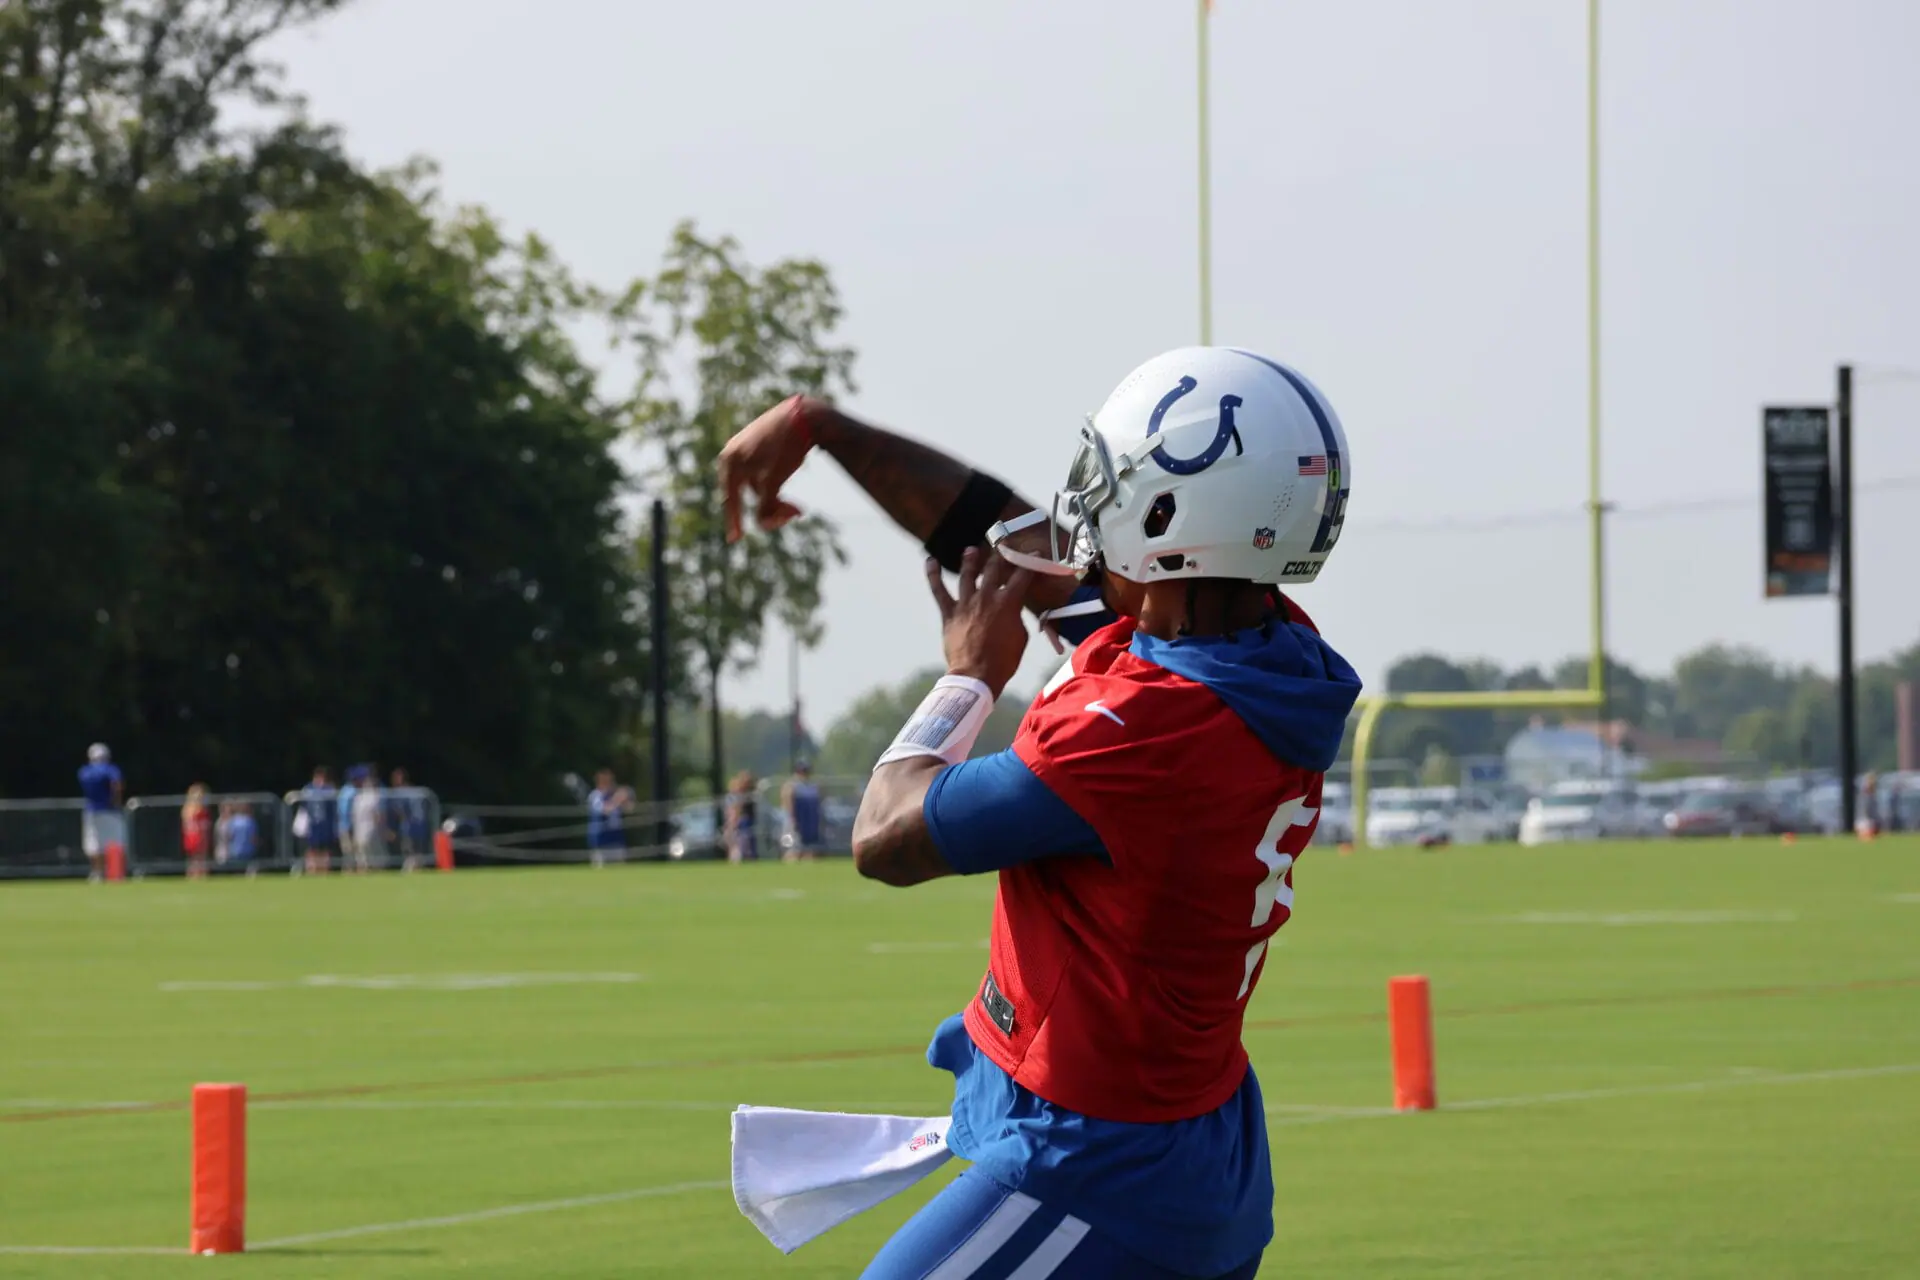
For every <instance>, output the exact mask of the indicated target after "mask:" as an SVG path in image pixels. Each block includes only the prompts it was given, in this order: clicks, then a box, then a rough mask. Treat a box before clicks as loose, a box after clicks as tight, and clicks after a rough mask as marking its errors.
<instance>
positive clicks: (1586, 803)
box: [1520, 782, 1638, 846]
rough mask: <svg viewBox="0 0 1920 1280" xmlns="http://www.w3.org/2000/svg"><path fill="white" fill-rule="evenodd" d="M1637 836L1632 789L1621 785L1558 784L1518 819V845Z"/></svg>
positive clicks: (1529, 806)
mask: <svg viewBox="0 0 1920 1280" xmlns="http://www.w3.org/2000/svg"><path fill="white" fill-rule="evenodd" d="M1636 834H1638V826H1637V824H1636V822H1635V821H1634V805H1633V793H1632V788H1631V786H1629V785H1628V784H1627V783H1623V782H1558V783H1555V784H1554V785H1553V786H1552V787H1550V788H1548V790H1547V792H1546V793H1545V794H1544V795H1538V796H1535V797H1534V798H1533V800H1532V802H1531V803H1530V804H1528V805H1527V812H1526V816H1525V817H1523V818H1521V819H1520V843H1521V844H1524V845H1529V846H1536V845H1543V844H1552V843H1555V842H1558V841H1563V840H1614V839H1619V838H1620V837H1623V836H1632V835H1636Z"/></svg>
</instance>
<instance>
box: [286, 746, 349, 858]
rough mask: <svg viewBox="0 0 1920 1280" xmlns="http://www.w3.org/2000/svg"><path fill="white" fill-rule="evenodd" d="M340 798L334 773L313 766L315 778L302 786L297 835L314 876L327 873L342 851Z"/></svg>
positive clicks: (319, 765)
mask: <svg viewBox="0 0 1920 1280" xmlns="http://www.w3.org/2000/svg"><path fill="white" fill-rule="evenodd" d="M339 800H340V794H339V792H337V791H335V790H334V789H333V774H332V772H331V771H329V770H328V768H327V766H325V765H323V764H317V765H315V766H313V781H311V782H309V783H308V784H307V785H306V786H304V787H302V788H300V798H299V800H298V802H297V803H298V804H299V806H300V808H299V812H298V814H297V815H296V817H295V819H294V827H295V830H294V834H295V835H297V836H299V837H300V838H301V840H302V841H303V842H304V844H305V846H306V868H307V874H308V875H310V876H323V875H325V874H327V872H328V871H329V870H331V869H332V867H333V859H334V857H335V856H336V855H337V854H338V853H339V852H340V814H339V810H338V809H337V808H336V807H335V806H336V805H337V804H338V803H339Z"/></svg>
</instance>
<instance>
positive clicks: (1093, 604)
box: [1040, 596, 1107, 653]
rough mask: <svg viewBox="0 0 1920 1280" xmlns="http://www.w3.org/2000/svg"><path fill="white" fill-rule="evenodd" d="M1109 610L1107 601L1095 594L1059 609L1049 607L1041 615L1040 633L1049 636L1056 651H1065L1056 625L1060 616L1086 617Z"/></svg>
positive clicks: (1049, 641)
mask: <svg viewBox="0 0 1920 1280" xmlns="http://www.w3.org/2000/svg"><path fill="white" fill-rule="evenodd" d="M1105 612H1107V602H1106V601H1105V600H1102V599H1100V598H1099V597H1098V596H1095V597H1094V598H1093V599H1091V600H1077V601H1075V602H1074V603H1072V604H1063V605H1061V606H1060V607H1059V608H1058V609H1048V610H1047V611H1046V612H1045V613H1043V614H1041V615H1040V634H1042V635H1044V636H1045V637H1046V638H1047V643H1049V644H1051V645H1052V646H1053V651H1054V652H1055V653H1065V652H1066V651H1067V650H1066V646H1065V645H1063V644H1061V643H1060V632H1059V631H1058V630H1057V629H1056V628H1055V627H1054V625H1053V624H1054V621H1055V620H1056V619H1059V618H1084V617H1086V616H1087V615H1088V614H1090V613H1105Z"/></svg>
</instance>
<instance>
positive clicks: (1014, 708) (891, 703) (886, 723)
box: [814, 667, 1028, 778]
mask: <svg viewBox="0 0 1920 1280" xmlns="http://www.w3.org/2000/svg"><path fill="white" fill-rule="evenodd" d="M945 674H946V671H945V670H944V669H943V668H940V667H927V668H925V669H923V670H920V671H916V672H914V673H913V674H912V675H910V676H908V677H907V678H906V679H905V680H902V681H901V682H900V683H898V684H892V685H884V686H882V687H880V688H877V689H873V690H870V691H868V692H867V693H864V694H862V695H861V696H860V697H859V698H857V699H855V700H854V703H853V705H852V706H850V707H848V708H847V710H846V711H845V713H843V714H842V715H841V717H840V718H839V719H838V720H835V721H834V722H833V725H832V727H831V728H829V729H828V730H827V736H826V738H825V740H824V741H822V742H821V744H820V754H819V757H818V758H817V759H816V760H815V761H814V772H815V773H817V774H819V775H820V776H821V777H835V778H841V777H864V776H865V775H866V774H868V773H869V772H871V771H872V769H873V766H874V764H875V763H876V762H877V761H878V760H879V759H880V755H881V753H882V752H884V751H885V750H886V749H887V747H888V745H889V744H890V743H892V741H893V739H894V736H895V735H896V734H898V733H899V732H900V726H901V725H903V724H905V723H906V722H907V718H908V717H909V716H911V715H912V714H913V712H914V709H915V708H917V707H918V706H919V705H920V702H921V699H923V698H925V697H926V696H927V690H929V689H931V688H933V682H934V681H936V680H938V679H939V678H940V677H941V676H943V675H945ZM1027 702H1028V699H1026V698H1023V697H1020V696H1019V695H1017V694H1014V693H1011V692H1009V693H1005V694H1002V695H1001V698H1000V701H999V702H998V703H996V704H994V708H993V712H992V714H991V715H989V716H988V717H987V723H986V725H985V726H984V727H983V728H982V729H981V730H980V737H979V740H978V741H977V742H975V743H974V747H973V754H974V755H976V756H983V755H991V754H992V753H993V752H995V751H1004V750H1005V749H1006V748H1008V747H1010V746H1012V745H1013V739H1014V736H1015V735H1016V734H1018V733H1019V731H1020V721H1021V719H1022V718H1023V717H1024V716H1025V715H1026V708H1027Z"/></svg>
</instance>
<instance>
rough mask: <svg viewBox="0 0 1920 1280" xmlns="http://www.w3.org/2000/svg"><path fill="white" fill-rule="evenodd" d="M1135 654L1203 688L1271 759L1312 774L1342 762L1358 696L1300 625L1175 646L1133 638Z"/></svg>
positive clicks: (1325, 649)
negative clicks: (1242, 724) (1344, 738)
mask: <svg viewBox="0 0 1920 1280" xmlns="http://www.w3.org/2000/svg"><path fill="white" fill-rule="evenodd" d="M1133 654H1134V656H1135V657H1138V658H1141V659H1144V660H1145V661H1147V662H1151V663H1153V664H1154V665H1155V666H1157V667H1164V668H1165V669H1166V670H1168V671H1171V672H1173V673H1174V674H1175V675H1177V676H1180V677H1182V678H1183V679H1187V680H1191V681H1193V682H1194V683H1195V684H1203V685H1205V686H1207V688H1209V689H1211V690H1212V691H1213V693H1214V696H1216V697H1218V698H1219V699H1220V701H1222V702H1224V703H1226V704H1227V706H1228V708H1230V709H1231V710H1232V711H1233V713H1234V714H1235V715H1237V716H1239V717H1240V718H1241V719H1242V720H1244V721H1245V722H1246V725H1247V728H1249V729H1251V730H1253V732H1254V735H1255V736H1256V737H1258V738H1259V739H1260V741H1261V742H1263V743H1265V744H1266V747H1267V750H1269V751H1271V752H1273V755H1274V758H1275V759H1277V760H1281V761H1283V762H1285V763H1287V764H1292V765H1298V766H1299V767H1300V768H1302V769H1311V770H1313V771H1314V772H1315V773H1325V772H1326V771H1327V769H1328V767H1329V766H1331V765H1332V764H1333V762H1334V761H1335V760H1336V759H1338V758H1339V755H1340V739H1341V736H1342V735H1343V734H1345V732H1346V728H1347V713H1348V712H1349V711H1352V710H1353V704H1354V700H1355V699H1357V698H1358V697H1359V696H1360V677H1359V676H1357V675H1355V674H1354V673H1353V668H1352V667H1351V666H1349V665H1348V664H1347V660H1346V659H1345V658H1343V657H1341V656H1340V655H1339V654H1337V653H1335V652H1334V651H1333V648H1332V646H1330V645H1329V644H1327V642H1326V641H1325V640H1322V639H1321V638H1320V636H1319V634H1318V633H1316V632H1315V631H1314V630H1313V628H1311V627H1307V626H1302V625H1301V624H1299V623H1297V622H1281V621H1278V620H1277V619H1276V620H1275V621H1274V622H1273V623H1272V624H1271V625H1269V626H1267V627H1255V628H1251V629H1249V630H1246V631H1239V632H1235V633H1234V634H1233V635H1227V636H1187V637H1184V638H1182V639H1178V640H1157V639H1155V638H1154V637H1152V636H1150V635H1147V634H1145V633H1143V632H1138V631H1136V632H1134V635H1133Z"/></svg>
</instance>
